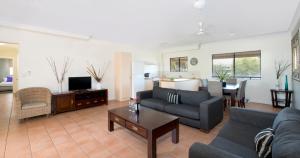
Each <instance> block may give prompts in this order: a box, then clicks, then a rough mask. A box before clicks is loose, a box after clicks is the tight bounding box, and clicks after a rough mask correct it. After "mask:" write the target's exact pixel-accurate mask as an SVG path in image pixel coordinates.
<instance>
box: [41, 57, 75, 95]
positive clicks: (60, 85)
mask: <svg viewBox="0 0 300 158" xmlns="http://www.w3.org/2000/svg"><path fill="white" fill-rule="evenodd" d="M47 62H48V64H49V65H50V67H51V70H52V72H53V74H54V76H55V79H56V81H57V84H58V92H62V91H63V82H64V80H65V77H66V74H67V73H68V71H69V69H70V66H71V60H70V58H69V57H66V58H65V59H64V62H63V67H62V71H61V73H60V74H59V72H58V70H57V69H58V68H57V65H56V62H55V60H54V59H53V58H52V57H49V58H47Z"/></svg>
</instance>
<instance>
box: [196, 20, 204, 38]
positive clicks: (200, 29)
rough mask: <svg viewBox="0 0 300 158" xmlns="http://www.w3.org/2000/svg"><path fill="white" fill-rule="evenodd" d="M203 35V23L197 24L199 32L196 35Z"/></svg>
mask: <svg viewBox="0 0 300 158" xmlns="http://www.w3.org/2000/svg"><path fill="white" fill-rule="evenodd" d="M203 34H205V31H204V27H203V23H202V22H199V31H198V32H197V35H203Z"/></svg>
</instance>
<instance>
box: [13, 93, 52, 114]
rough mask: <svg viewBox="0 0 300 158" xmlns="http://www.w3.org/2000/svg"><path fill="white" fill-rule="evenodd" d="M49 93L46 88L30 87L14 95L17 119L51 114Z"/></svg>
mask: <svg viewBox="0 0 300 158" xmlns="http://www.w3.org/2000/svg"><path fill="white" fill-rule="evenodd" d="M51 96H52V94H51V92H50V90H49V89H47V88H42V87H32V88H25V89H21V90H19V91H18V92H16V93H15V95H14V107H15V109H16V111H17V117H18V119H24V118H29V117H34V116H39V115H45V114H47V115H48V114H50V113H51Z"/></svg>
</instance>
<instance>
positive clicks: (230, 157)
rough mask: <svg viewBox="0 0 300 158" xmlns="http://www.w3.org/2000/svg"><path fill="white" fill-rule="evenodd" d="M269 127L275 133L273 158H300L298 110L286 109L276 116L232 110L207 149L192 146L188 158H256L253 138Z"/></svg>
mask: <svg viewBox="0 0 300 158" xmlns="http://www.w3.org/2000/svg"><path fill="white" fill-rule="evenodd" d="M268 127H271V128H273V129H274V130H275V136H274V140H273V142H272V157H273V158H299V157H300V150H299V147H300V110H296V109H292V108H285V109H283V110H282V111H281V112H279V113H278V114H275V113H267V112H260V111H255V110H249V109H248V110H247V109H238V108H232V109H231V110H230V120H229V122H228V123H227V124H225V126H224V127H223V129H221V131H220V133H219V134H218V136H217V137H216V138H215V139H214V140H213V141H212V142H211V143H210V144H209V145H205V144H201V143H195V144H193V145H192V146H191V147H190V150H189V158H199V157H201V158H212V157H213V158H257V154H256V151H255V144H254V137H255V135H256V134H257V133H258V132H259V131H261V130H262V129H265V128H268Z"/></svg>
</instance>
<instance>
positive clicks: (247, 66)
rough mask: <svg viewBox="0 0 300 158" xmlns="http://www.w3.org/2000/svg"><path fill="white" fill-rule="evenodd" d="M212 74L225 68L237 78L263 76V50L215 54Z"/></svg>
mask: <svg viewBox="0 0 300 158" xmlns="http://www.w3.org/2000/svg"><path fill="white" fill-rule="evenodd" d="M212 60H213V67H212V74H213V76H214V77H215V76H216V71H218V69H223V70H224V69H225V70H227V71H228V73H229V75H230V76H232V77H235V78H250V79H252V78H261V51H248V52H238V53H226V54H213V55H212Z"/></svg>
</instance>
